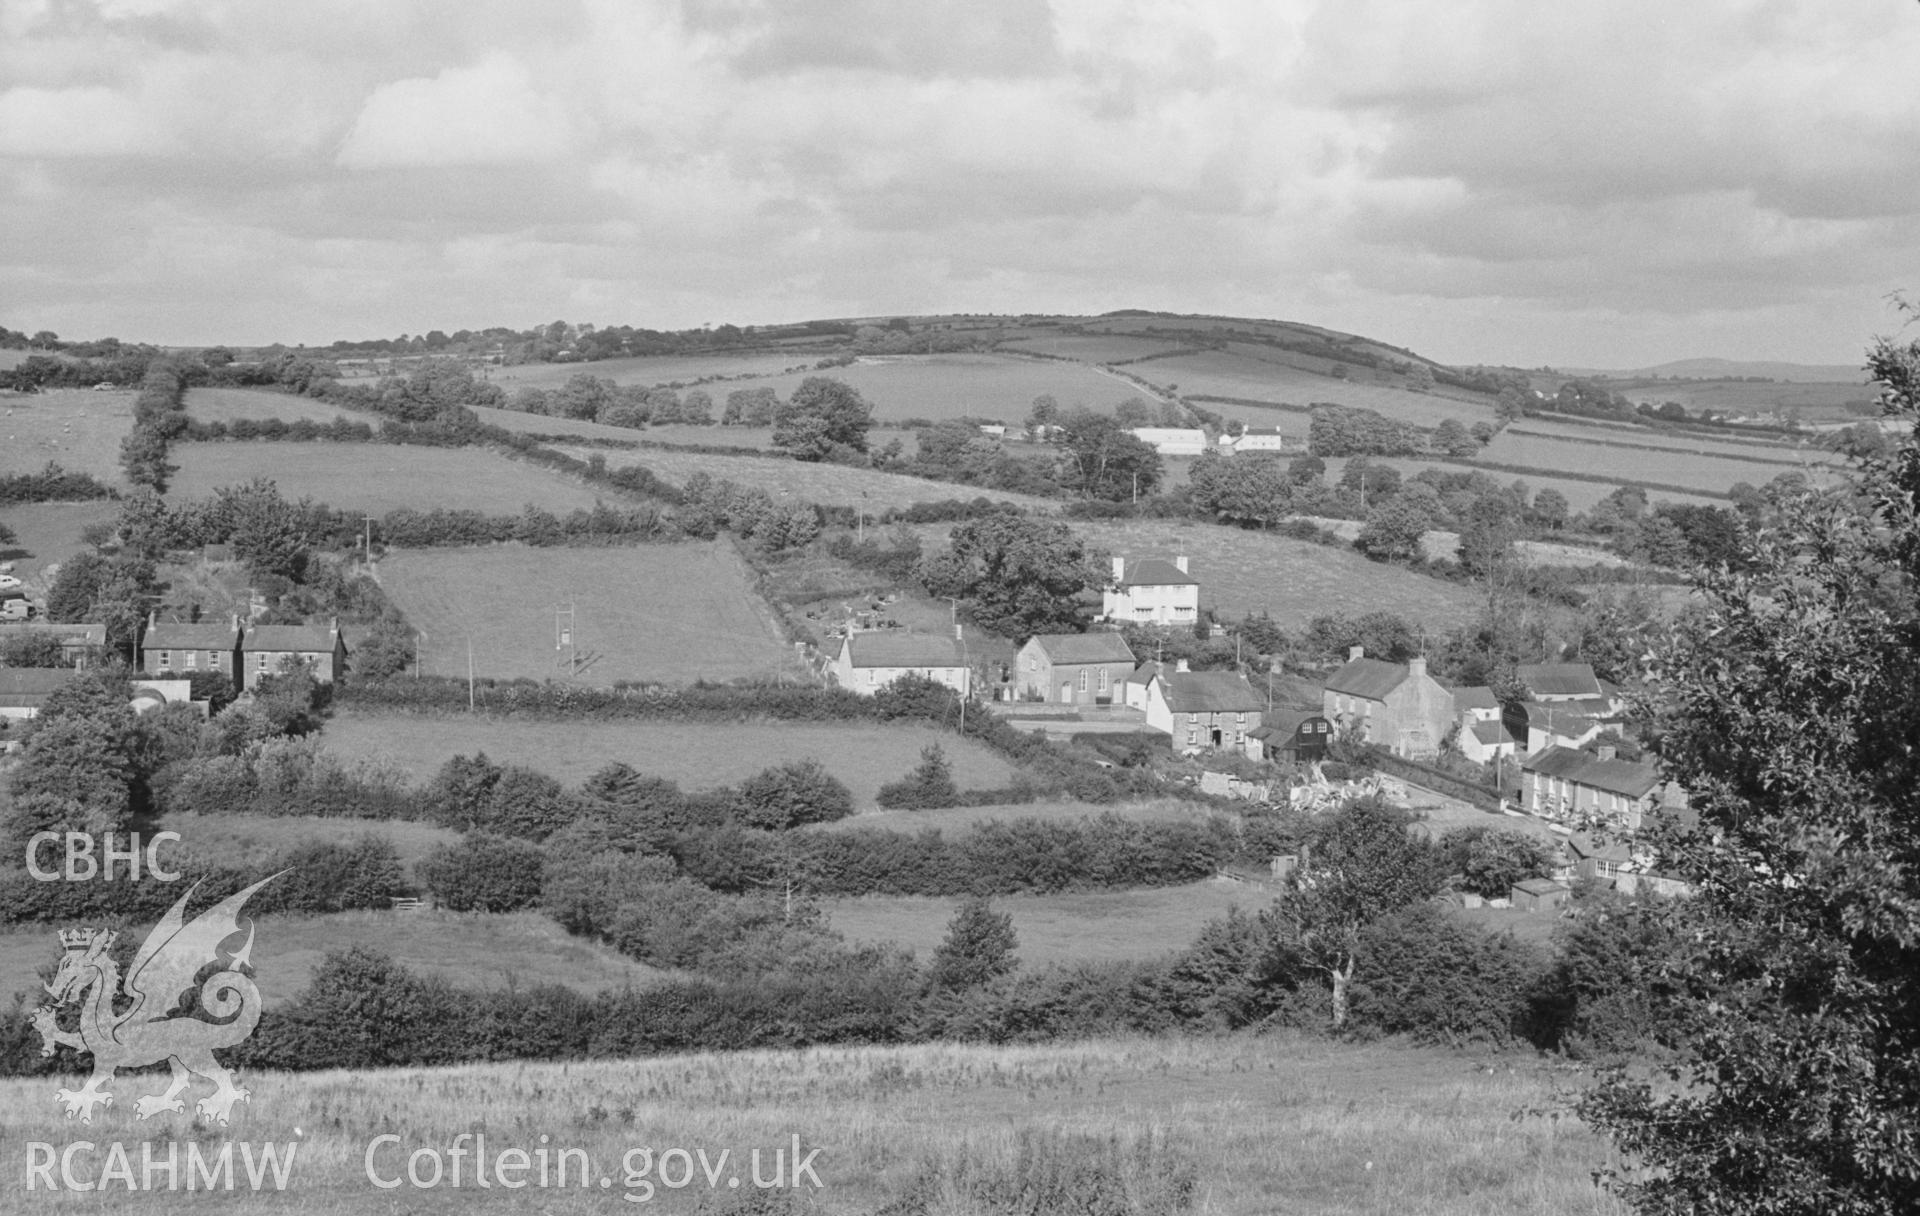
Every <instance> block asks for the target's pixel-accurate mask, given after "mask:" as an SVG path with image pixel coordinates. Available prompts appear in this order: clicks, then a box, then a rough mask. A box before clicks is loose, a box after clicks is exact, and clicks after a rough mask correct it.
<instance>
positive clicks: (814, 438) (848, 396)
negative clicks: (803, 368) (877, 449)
mask: <svg viewBox="0 0 1920 1216" xmlns="http://www.w3.org/2000/svg"><path fill="white" fill-rule="evenodd" d="M872 426H873V406H871V405H869V404H868V403H867V399H866V398H864V397H862V396H861V395H860V393H859V391H858V390H856V389H855V388H854V387H853V386H852V385H850V384H846V383H844V382H842V381H839V380H835V379H832V378H831V377H827V376H808V377H807V378H806V379H805V380H802V381H801V382H800V387H799V388H797V389H795V390H793V396H792V397H790V398H788V400H787V401H786V402H785V403H784V404H782V405H781V406H779V408H777V409H776V410H775V411H774V414H773V445H774V446H775V447H778V448H785V449H787V450H788V451H790V452H792V453H793V455H794V458H795V459H797V460H825V459H826V458H827V457H828V456H830V455H832V453H833V451H834V449H835V448H836V447H841V448H851V449H853V450H854V451H856V452H864V451H866V450H867V431H868V430H869V429H871V428H872Z"/></svg>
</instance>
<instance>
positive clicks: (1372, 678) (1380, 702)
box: [1320, 646, 1454, 756]
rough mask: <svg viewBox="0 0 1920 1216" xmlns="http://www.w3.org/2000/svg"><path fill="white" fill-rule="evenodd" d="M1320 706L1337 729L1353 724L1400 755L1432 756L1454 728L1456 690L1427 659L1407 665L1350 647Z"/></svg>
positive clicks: (1372, 740) (1364, 735)
mask: <svg viewBox="0 0 1920 1216" xmlns="http://www.w3.org/2000/svg"><path fill="white" fill-rule="evenodd" d="M1320 711H1321V712H1322V713H1323V714H1325V715H1326V717H1327V720H1328V721H1329V722H1332V723H1333V725H1334V729H1336V730H1343V729H1346V728H1348V727H1352V728H1354V729H1356V730H1358V731H1359V732H1360V737H1361V738H1362V739H1364V740H1366V741H1367V742H1369V743H1377V744H1379V745H1380V746H1382V747H1384V748H1386V749H1387V750H1388V751H1390V752H1392V753H1393V754H1394V755H1396V756H1432V755H1437V754H1438V753H1439V751H1440V742H1441V740H1443V739H1445V738H1446V737H1447V733H1448V732H1449V731H1450V730H1452V729H1453V722H1454V712H1453V694H1452V693H1450V692H1448V691H1447V690H1446V689H1445V688H1443V687H1441V685H1440V682H1439V681H1437V680H1435V679H1434V678H1433V677H1432V676H1430V675H1428V674H1427V660H1426V659H1425V658H1424V657H1422V658H1417V659H1409V660H1407V662H1406V663H1405V664H1400V663H1388V662H1385V661H1384V660H1381V659H1369V658H1368V657H1367V652H1366V650H1365V649H1364V648H1362V647H1359V646H1355V647H1353V649H1352V650H1350V651H1348V658H1347V663H1346V666H1344V667H1342V668H1340V670H1338V671H1336V672H1334V673H1333V674H1332V675H1330V676H1328V677H1327V681H1326V685H1325V688H1324V690H1323V692H1322V693H1321V701H1320Z"/></svg>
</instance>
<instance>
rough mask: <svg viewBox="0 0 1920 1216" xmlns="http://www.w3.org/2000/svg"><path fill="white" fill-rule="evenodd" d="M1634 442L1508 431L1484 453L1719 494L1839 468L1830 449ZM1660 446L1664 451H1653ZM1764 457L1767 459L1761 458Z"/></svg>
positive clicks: (1504, 460) (1546, 469)
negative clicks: (1691, 447) (1729, 449)
mask: <svg viewBox="0 0 1920 1216" xmlns="http://www.w3.org/2000/svg"><path fill="white" fill-rule="evenodd" d="M1629 442H1631V443H1640V442H1641V441H1640V440H1637V439H1622V440H1618V441H1616V442H1615V443H1594V442H1591V441H1588V442H1581V441H1579V440H1575V439H1562V438H1559V437H1555V436H1548V435H1542V434H1529V433H1524V432H1523V433H1516V432H1515V431H1514V430H1513V429H1508V430H1506V431H1502V432H1501V433H1500V434H1499V435H1496V436H1495V437H1494V440H1493V442H1492V443H1489V444H1488V445H1487V446H1486V447H1484V448H1482V449H1481V450H1480V451H1481V456H1482V457H1483V458H1484V459H1486V460H1489V461H1495V462H1498V463H1500V464H1509V465H1525V466H1527V467H1528V468H1531V469H1538V470H1539V471H1540V472H1542V473H1552V472H1554V471H1557V470H1558V471H1573V472H1581V473H1591V474H1595V475H1597V476H1601V477H1617V478H1619V479H1620V480H1621V481H1623V482H1625V481H1651V482H1655V483H1658V484H1661V485H1672V486H1689V487H1696V488H1698V489H1701V490H1710V491H1715V492H1718V493H1725V492H1726V491H1728V490H1729V489H1732V488H1733V486H1734V485H1735V484H1737V483H1739V482H1743V481H1744V482H1746V483H1747V484H1748V485H1754V486H1758V485H1763V484H1765V483H1766V482H1767V481H1768V480H1770V479H1772V478H1773V477H1775V476H1778V475H1779V474H1781V473H1790V472H1796V471H1799V470H1801V469H1803V468H1805V469H1807V470H1809V471H1820V472H1826V471H1828V470H1830V469H1831V468H1833V462H1832V458H1831V456H1830V454H1828V453H1825V452H1809V453H1805V454H1804V455H1802V454H1799V453H1795V452H1792V451H1790V450H1782V451H1780V452H1779V453H1778V456H1779V458H1778V459H1773V458H1772V457H1774V456H1775V453H1773V452H1765V453H1759V454H1755V453H1752V452H1751V451H1750V450H1749V451H1745V452H1739V453H1736V454H1733V455H1728V454H1721V453H1719V452H1715V451H1710V450H1698V451H1687V450H1684V449H1682V448H1679V447H1677V446H1675V447H1670V448H1669V447H1666V445H1656V444H1644V445H1643V446H1639V447H1625V446H1620V445H1622V444H1624V443H1629ZM1656 447H1659V448H1663V449H1664V450H1653V449H1655V448H1656ZM1736 456H1737V458H1736ZM1761 456H1764V457H1766V458H1765V459H1762V458H1759V457H1761Z"/></svg>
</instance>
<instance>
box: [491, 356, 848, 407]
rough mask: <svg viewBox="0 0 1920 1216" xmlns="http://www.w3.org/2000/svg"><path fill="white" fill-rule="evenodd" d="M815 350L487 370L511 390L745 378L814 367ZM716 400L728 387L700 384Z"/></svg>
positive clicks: (618, 360)
mask: <svg viewBox="0 0 1920 1216" xmlns="http://www.w3.org/2000/svg"><path fill="white" fill-rule="evenodd" d="M819 358H820V356H819V355H817V354H803V353H799V352H795V351H743V352H739V353H727V352H718V353H715V354H710V355H652V356H646V357H642V358H638V359H601V360H598V361H595V362H592V363H516V364H514V365H513V366H511V367H495V368H489V369H488V371H487V379H489V380H491V381H492V382H493V383H495V384H497V385H499V386H500V387H501V388H503V389H506V390H507V392H508V393H509V394H511V393H512V392H513V391H514V390H515V389H516V388H520V387H521V386H523V385H524V386H530V387H532V388H546V389H553V388H559V387H560V386H561V385H563V384H565V383H566V382H567V381H568V380H571V379H572V378H573V377H575V376H579V375H583V374H584V375H588V376H593V377H595V378H596V379H600V380H611V381H613V382H614V383H615V384H647V385H653V384H691V383H692V382H694V381H696V380H713V379H714V378H715V377H726V378H727V379H737V378H740V377H743V376H775V375H779V374H780V373H782V372H786V371H790V370H795V369H799V368H809V367H812V366H813V365H814V364H815V363H816V362H818V361H819ZM703 387H705V388H706V390H707V391H708V392H709V393H712V394H713V395H714V400H715V401H719V400H722V399H723V398H725V396H726V394H727V392H728V391H729V388H730V386H729V385H727V384H726V383H725V382H724V381H723V382H721V383H717V384H707V385H703Z"/></svg>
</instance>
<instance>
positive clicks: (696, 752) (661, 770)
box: [326, 711, 1091, 815]
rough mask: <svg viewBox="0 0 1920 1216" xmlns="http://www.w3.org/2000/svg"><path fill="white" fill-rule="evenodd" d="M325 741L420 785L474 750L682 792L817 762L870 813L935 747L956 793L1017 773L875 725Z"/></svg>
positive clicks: (438, 724) (502, 726) (934, 733)
mask: <svg viewBox="0 0 1920 1216" xmlns="http://www.w3.org/2000/svg"><path fill="white" fill-rule="evenodd" d="M326 743H327V747H328V749H329V750H331V751H333V752H335V753H337V754H339V755H342V756H351V757H364V758H368V759H376V760H384V761H386V762H388V763H390V764H392V765H393V766H394V767H396V768H398V769H400V770H401V771H403V772H405V773H406V774H408V775H409V776H410V777H412V778H413V779H414V780H416V781H421V782H425V781H429V780H431V779H432V777H433V775H434V773H435V772H437V771H438V770H439V768H440V766H441V765H442V764H444V763H445V762H446V761H447V760H448V759H449V758H450V757H453V756H458V755H469V756H470V755H472V754H473V753H475V752H485V753H486V754H487V758H488V759H490V760H492V761H494V762H495V763H496V764H520V765H525V766H527V767H529V768H535V769H539V770H540V771H542V772H544V773H547V774H548V775H550V776H552V777H555V778H557V779H558V780H560V781H563V782H565V783H567V784H569V785H576V784H578V783H580V782H582V781H584V780H586V779H587V778H588V777H590V776H592V775H593V774H594V772H596V771H597V770H599V769H600V768H602V767H604V766H606V765H608V764H612V763H614V762H616V761H618V762H621V763H625V764H629V765H632V766H633V767H634V768H635V769H637V770H639V771H640V772H642V773H646V774H649V775H650V776H655V777H665V778H666V779H668V780H669V781H673V782H676V783H678V784H679V785H680V786H681V787H682V788H684V789H689V790H703V789H713V788H714V787H716V786H721V785H730V784H732V783H734V782H737V781H740V780H743V779H744V778H747V777H751V776H753V775H754V774H755V773H758V772H760V771H762V770H763V769H766V768H768V767H770V766H772V765H775V764H782V763H785V762H787V761H790V760H818V761H819V762H820V763H821V764H822V765H824V766H825V767H826V769H827V771H828V772H831V773H832V774H833V775H834V776H836V777H838V778H839V779H840V780H841V781H843V782H845V783H846V785H847V787H848V788H849V789H850V790H852V791H853V800H854V805H855V807H872V806H873V805H874V796H875V795H876V794H877V793H878V792H879V790H880V787H881V786H882V785H884V784H886V783H887V782H889V781H897V780H899V779H900V778H901V777H904V776H905V775H906V774H907V773H908V772H909V771H910V770H911V769H913V767H914V766H915V765H917V764H919V763H920V750H921V749H922V748H924V747H926V746H927V745H929V744H932V743H938V744H939V745H940V747H941V749H942V750H944V751H945V752H946V754H947V759H948V761H950V762H951V763H952V765H953V779H954V781H955V782H957V783H958V784H959V785H960V787H961V788H962V789H969V788H993V787H1001V786H1005V785H1006V784H1007V783H1008V782H1009V781H1011V780H1012V778H1013V775H1014V769H1013V766H1012V765H1010V764H1008V763H1007V762H1006V761H1005V760H1003V759H1001V758H1000V757H999V756H998V755H995V754H994V753H993V752H990V751H988V750H987V749H986V748H985V747H983V746H981V745H980V744H978V743H975V742H973V741H972V740H969V739H962V738H960V737H958V736H956V735H954V734H953V733H951V732H948V731H939V730H935V729H933V728H932V727H927V726H904V725H903V726H877V725H874V724H872V723H807V722H768V721H754V722H716V723H705V722H607V723H588V722H538V721H530V720H523V719H518V718H515V719H499V718H489V717H487V716H486V715H485V714H478V715H475V716H473V717H465V716H454V717H410V716H387V715H374V714H362V713H357V712H351V711H350V712H346V713H341V714H339V715H337V716H336V717H335V718H334V719H333V721H331V722H329V723H328V724H327V731H326ZM1090 811H1091V808H1090ZM1011 813H1013V812H1003V815H1004V814H1011Z"/></svg>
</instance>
